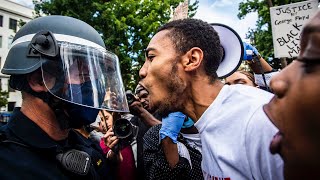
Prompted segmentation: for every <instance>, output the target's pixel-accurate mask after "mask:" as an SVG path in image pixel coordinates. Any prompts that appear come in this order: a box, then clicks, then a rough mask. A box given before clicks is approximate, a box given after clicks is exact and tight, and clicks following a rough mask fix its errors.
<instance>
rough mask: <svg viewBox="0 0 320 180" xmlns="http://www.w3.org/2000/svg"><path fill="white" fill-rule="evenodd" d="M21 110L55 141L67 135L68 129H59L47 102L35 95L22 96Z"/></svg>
mask: <svg viewBox="0 0 320 180" xmlns="http://www.w3.org/2000/svg"><path fill="white" fill-rule="evenodd" d="M21 112H22V113H23V114H24V115H25V116H27V117H28V118H29V119H30V120H31V121H33V122H34V123H36V124H37V125H38V126H39V127H40V128H41V129H42V130H43V131H44V132H46V133H47V134H48V136H49V137H51V138H52V139H53V140H55V141H60V140H63V139H66V138H67V137H68V133H69V129H61V128H60V125H59V123H58V121H57V120H56V116H55V114H54V112H53V111H52V110H51V108H50V107H49V106H48V104H47V103H45V102H43V101H42V100H41V99H39V98H36V97H33V96H32V97H31V96H30V95H27V97H24V99H23V102H22V105H21Z"/></svg>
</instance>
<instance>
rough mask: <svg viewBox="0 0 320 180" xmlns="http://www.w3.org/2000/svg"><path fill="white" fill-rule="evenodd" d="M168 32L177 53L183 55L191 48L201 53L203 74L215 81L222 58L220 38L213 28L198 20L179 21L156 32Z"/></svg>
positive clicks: (168, 24) (172, 22)
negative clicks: (197, 48) (198, 49)
mask: <svg viewBox="0 0 320 180" xmlns="http://www.w3.org/2000/svg"><path fill="white" fill-rule="evenodd" d="M163 30H169V31H170V33H168V36H169V38H170V39H171V41H172V42H173V44H174V45H175V49H176V51H177V52H178V53H181V54H185V53H187V52H188V51H189V50H190V49H191V48H193V47H199V48H200V49H201V50H202V51H203V54H204V55H203V66H204V69H205V72H206V74H207V75H208V76H210V77H211V78H212V79H213V80H214V79H217V73H216V71H217V69H218V67H219V64H220V62H221V60H222V57H223V48H222V46H221V44H220V38H219V36H218V33H217V32H216V31H215V30H214V28H213V27H212V26H211V25H210V24H208V23H206V22H204V21H202V20H199V19H180V20H175V21H171V22H169V23H167V24H165V25H163V26H162V27H160V28H159V29H158V31H157V32H160V31H163Z"/></svg>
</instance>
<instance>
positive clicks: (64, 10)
mask: <svg viewBox="0 0 320 180" xmlns="http://www.w3.org/2000/svg"><path fill="white" fill-rule="evenodd" d="M182 1H183V0H164V1H163V0H108V1H106V0H45V1H40V2H35V10H36V13H37V15H40V14H42V13H43V14H47V15H65V16H71V17H75V18H77V19H81V20H83V21H85V22H87V23H88V24H90V25H91V26H93V27H94V28H95V29H96V30H97V31H98V32H99V33H100V34H101V35H102V38H103V39H104V42H105V44H106V47H107V50H109V51H111V52H113V53H115V54H117V55H118V57H119V61H120V67H121V72H122V79H123V81H124V84H125V86H126V88H127V89H134V87H135V85H136V83H137V81H138V79H139V76H138V71H139V69H140V68H141V66H142V65H143V62H144V59H145V57H144V49H145V48H146V47H147V45H148V43H149V41H150V39H151V37H152V36H153V34H154V32H155V31H156V29H157V28H158V27H159V26H161V25H163V24H164V23H166V22H167V21H168V20H169V19H170V15H171V11H172V9H174V8H175V7H177V5H178V4H179V3H180V2H182ZM197 6H198V1H196V2H195V3H193V4H192V5H190V6H189V10H190V12H189V15H190V16H193V15H194V14H195V11H196V9H197Z"/></svg>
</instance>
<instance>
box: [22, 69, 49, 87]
mask: <svg viewBox="0 0 320 180" xmlns="http://www.w3.org/2000/svg"><path fill="white" fill-rule="evenodd" d="M27 79H28V83H29V86H30V88H31V89H32V90H33V91H35V92H43V91H47V88H46V87H45V85H44V82H43V79H42V73H41V71H35V72H33V73H31V74H29V75H28V77H27Z"/></svg>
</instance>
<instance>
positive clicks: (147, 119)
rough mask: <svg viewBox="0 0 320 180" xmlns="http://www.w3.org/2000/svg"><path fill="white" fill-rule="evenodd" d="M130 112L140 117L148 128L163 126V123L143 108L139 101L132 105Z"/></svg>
mask: <svg viewBox="0 0 320 180" xmlns="http://www.w3.org/2000/svg"><path fill="white" fill-rule="evenodd" d="M130 112H132V114H134V115H136V116H138V117H139V118H140V119H141V120H142V122H143V123H144V124H145V125H146V126H148V127H152V126H155V125H158V124H161V121H160V120H158V119H157V118H155V117H154V116H153V115H152V114H151V113H149V111H147V110H146V109H145V108H143V107H142V105H141V103H140V102H139V101H135V102H133V103H132V104H131V105H130Z"/></svg>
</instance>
